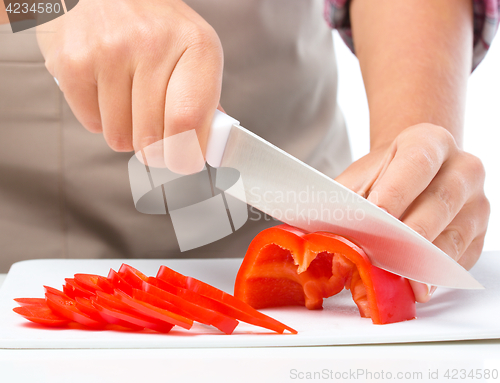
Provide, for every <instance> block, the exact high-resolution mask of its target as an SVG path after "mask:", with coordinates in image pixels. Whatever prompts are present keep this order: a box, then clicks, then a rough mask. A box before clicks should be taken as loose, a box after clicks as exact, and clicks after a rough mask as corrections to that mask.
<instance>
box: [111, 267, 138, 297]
mask: <svg viewBox="0 0 500 383" xmlns="http://www.w3.org/2000/svg"><path fill="white" fill-rule="evenodd" d="M107 279H108V281H110V282H111V284H112V285H113V286H114V288H115V289H117V290H120V291H123V292H124V293H125V294H127V295H129V296H132V294H133V290H134V287H133V286H132V285H130V284H129V283H128V282H127V281H125V279H123V278H122V277H121V276H120V275H119V274H118V273H117V272H116V271H114V270H113V269H110V270H109V273H108V278H107Z"/></svg>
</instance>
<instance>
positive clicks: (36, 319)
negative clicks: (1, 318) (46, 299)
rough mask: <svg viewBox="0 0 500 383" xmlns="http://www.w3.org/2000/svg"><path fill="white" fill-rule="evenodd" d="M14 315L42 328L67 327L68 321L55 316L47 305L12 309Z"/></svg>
mask: <svg viewBox="0 0 500 383" xmlns="http://www.w3.org/2000/svg"><path fill="white" fill-rule="evenodd" d="M12 310H13V311H14V312H15V313H17V314H19V315H22V316H23V317H24V318H25V319H27V320H29V321H31V322H33V323H36V324H41V325H44V326H50V327H60V326H65V325H67V324H68V323H69V322H70V321H69V320H68V319H66V318H64V317H61V316H59V315H57V314H55V313H54V312H53V311H52V310H51V309H50V307H49V306H47V303H45V305H41V304H37V305H26V306H21V307H14V308H13V309H12Z"/></svg>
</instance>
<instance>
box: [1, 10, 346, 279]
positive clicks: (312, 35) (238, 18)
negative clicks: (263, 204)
mask: <svg viewBox="0 0 500 383" xmlns="http://www.w3.org/2000/svg"><path fill="white" fill-rule="evenodd" d="M187 3H188V4H189V5H190V6H192V7H193V8H194V9H195V10H196V11H197V12H199V13H200V14H201V15H202V16H203V17H205V19H206V20H207V21H208V22H209V23H210V24H211V25H213V27H214V28H215V30H216V31H217V33H218V34H219V36H220V39H221V41H222V45H223V48H224V55H225V69H224V82H223V87H222V100H221V104H222V105H223V107H224V108H225V110H226V111H227V112H228V113H229V114H230V115H232V116H234V117H235V118H237V119H238V120H240V121H241V124H242V125H243V126H245V127H246V128H248V129H250V130H253V131H254V132H256V133H257V134H259V135H260V136H262V137H264V138H265V139H267V140H269V141H271V142H272V143H274V144H275V145H277V146H279V147H281V148H282V149H284V150H286V151H288V152H290V153H291V154H293V155H295V156H297V157H299V158H300V159H302V160H305V161H307V162H308V163H309V164H311V165H312V166H314V167H316V168H317V169H319V170H320V171H322V172H324V173H326V174H328V175H330V176H332V177H333V176H336V175H337V174H339V173H340V172H341V171H342V170H343V169H345V168H346V167H347V165H348V164H349V163H350V161H351V156H350V149H349V144H348V140H347V134H346V130H345V126H344V122H343V119H342V115H341V113H340V111H339V109H338V107H337V103H336V87H337V84H336V82H337V73H336V66H335V56H334V51H333V45H332V44H333V43H332V36H331V31H330V30H329V28H328V26H327V24H326V22H325V21H324V20H323V16H322V15H323V11H322V9H323V0H260V1H258V0H241V1H232V0H211V1H208V0H190V1H187ZM216 9H217V11H215V10H216ZM130 157H131V153H115V152H113V151H112V150H111V149H109V148H108V147H107V145H106V144H105V142H104V139H103V138H102V136H101V135H94V134H91V133H89V132H87V131H86V130H85V129H84V128H83V127H82V126H81V125H80V124H79V123H78V122H77V121H76V119H75V117H74V116H73V114H72V113H71V110H70V109H69V107H68V105H67V103H66V102H65V100H64V97H63V95H62V93H61V92H60V91H59V89H58V87H57V86H56V84H55V83H54V80H53V79H52V77H51V76H50V75H49V73H48V72H47V71H46V69H45V67H44V64H43V57H42V55H41V53H40V51H39V49H38V47H37V44H36V38H35V34H34V31H33V30H28V31H25V32H21V33H16V34H12V33H11V31H10V26H9V25H1V26H0V272H6V271H7V270H8V268H9V266H10V265H11V264H12V263H13V262H16V261H20V260H23V259H33V258H142V257H147V258H152V257H155V258H179V257H241V256H243V255H244V253H245V250H246V247H247V246H248V244H249V243H250V241H251V239H252V238H253V237H254V236H255V235H256V234H257V233H258V232H259V231H260V230H262V229H263V228H264V227H266V226H269V225H272V224H275V223H273V222H272V221H265V220H260V221H257V213H256V212H250V215H249V218H250V219H249V221H248V222H247V223H246V224H245V225H244V226H243V227H242V228H241V229H240V230H238V231H237V232H236V233H234V234H232V235H230V236H229V237H226V238H224V239H222V240H220V241H217V242H215V243H212V244H210V245H207V246H204V247H202V248H199V249H195V250H191V251H188V252H184V253H181V252H180V251H179V247H178V244H177V241H176V238H175V235H174V232H173V228H172V223H171V220H170V218H169V217H168V216H165V215H145V214H141V213H139V212H137V211H136V210H135V208H134V204H133V200H132V195H131V191H130V185H129V181H128V174H127V162H128V160H129V158H130Z"/></svg>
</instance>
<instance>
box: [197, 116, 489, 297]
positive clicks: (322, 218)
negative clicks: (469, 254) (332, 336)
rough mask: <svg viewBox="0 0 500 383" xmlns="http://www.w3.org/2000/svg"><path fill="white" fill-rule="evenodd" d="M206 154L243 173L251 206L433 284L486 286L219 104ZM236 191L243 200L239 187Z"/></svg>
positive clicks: (396, 271)
mask: <svg viewBox="0 0 500 383" xmlns="http://www.w3.org/2000/svg"><path fill="white" fill-rule="evenodd" d="M206 160H207V162H208V164H209V165H211V166H213V167H215V168H218V167H228V168H234V169H236V170H238V171H239V172H240V175H241V179H242V181H243V185H244V191H245V192H244V194H245V195H244V198H245V199H246V203H247V204H249V205H251V206H253V207H254V208H256V209H258V210H260V211H262V212H264V213H266V214H268V215H270V216H271V217H273V218H276V219H277V220H279V221H281V222H284V223H287V224H289V225H291V226H295V227H298V228H300V229H304V230H306V231H308V232H315V231H327V232H331V233H335V234H339V235H342V236H345V237H347V238H348V239H350V240H352V241H353V242H354V243H356V244H358V245H359V246H360V247H361V248H362V249H363V250H364V251H365V253H366V255H367V256H368V258H369V259H370V261H371V263H372V264H373V265H375V266H377V267H380V268H382V269H384V270H387V271H390V272H392V273H394V274H398V275H400V276H403V277H405V278H409V279H412V280H415V281H418V282H422V283H427V284H430V285H433V286H440V287H449V288H457V289H482V288H484V287H483V286H482V285H481V284H480V283H479V282H478V281H476V280H475V279H474V278H473V277H472V275H471V274H470V273H469V272H468V271H467V270H465V269H464V268H463V267H462V266H460V265H459V264H458V263H457V262H456V261H455V260H453V259H452V258H451V257H450V256H448V255H447V254H446V253H445V252H443V251H442V250H440V249H439V248H438V247H436V246H435V245H433V244H432V243H431V242H429V241H428V240H427V239H425V238H424V237H422V236H421V235H420V234H418V233H417V232H415V231H414V230H412V229H411V228H410V227H408V226H407V225H405V224H404V223H403V222H401V221H400V220H398V219H397V218H395V217H393V216H392V215H390V214H389V213H387V212H386V211H384V210H382V209H380V208H379V207H378V206H376V205H375V204H373V203H371V202H370V201H368V200H366V199H365V198H363V197H361V196H360V195H358V194H356V193H354V192H353V191H351V190H349V189H348V188H346V187H345V186H343V185H341V184H339V183H338V182H336V181H335V180H333V179H331V178H329V177H327V176H326V175H324V174H322V173H320V172H319V171H317V170H316V169H314V168H312V167H310V166H309V165H307V164H305V163H304V162H302V161H300V160H298V159H297V158H295V157H293V156H291V155H290V154H288V153H286V152H285V151H283V150H281V149H279V148H277V147H276V146H274V145H273V144H271V143H269V142H267V141H265V140H264V139H262V138H261V137H259V136H257V135H256V134H254V133H252V132H250V131H248V130H247V129H245V128H243V127H241V126H240V124H239V122H238V121H237V120H235V119H234V118H232V117H230V116H228V115H226V114H225V113H222V112H220V111H218V110H217V111H216V113H215V115H214V118H213V121H212V126H211V130H210V133H209V137H208V144H207V151H206ZM234 197H236V198H239V199H243V198H242V196H241V195H240V196H239V195H238V194H237V193H236V194H234Z"/></svg>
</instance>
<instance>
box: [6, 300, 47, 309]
mask: <svg viewBox="0 0 500 383" xmlns="http://www.w3.org/2000/svg"><path fill="white" fill-rule="evenodd" d="M14 300H15V301H16V302H17V304H18V305H19V306H21V307H24V306H44V307H46V306H47V303H46V302H45V299H44V298H14Z"/></svg>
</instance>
